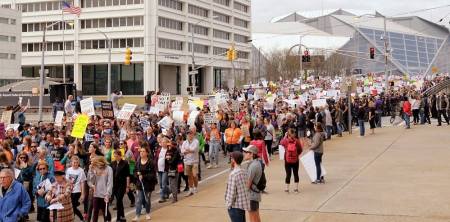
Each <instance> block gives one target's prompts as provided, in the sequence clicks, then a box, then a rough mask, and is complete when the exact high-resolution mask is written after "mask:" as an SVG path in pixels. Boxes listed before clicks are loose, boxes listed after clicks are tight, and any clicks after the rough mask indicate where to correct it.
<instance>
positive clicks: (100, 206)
mask: <svg viewBox="0 0 450 222" xmlns="http://www.w3.org/2000/svg"><path fill="white" fill-rule="evenodd" d="M92 202H93V205H94V206H93V207H92V208H93V212H92V214H93V215H92V221H93V222H97V221H98V217H99V212H100V210H101V211H102V212H103V215H102V216H103V218H104V221H111V213H110V212H109V209H106V203H105V199H104V198H100V197H94V200H93V201H92ZM108 208H109V207H108ZM105 211H106V217H105V213H104V212H105Z"/></svg>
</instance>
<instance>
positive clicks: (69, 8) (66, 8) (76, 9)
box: [62, 1, 81, 16]
mask: <svg viewBox="0 0 450 222" xmlns="http://www.w3.org/2000/svg"><path fill="white" fill-rule="evenodd" d="M62 8H63V12H69V13H70V14H74V15H78V16H80V14H81V8H80V7H75V6H73V5H70V3H68V2H65V1H63V2H62Z"/></svg>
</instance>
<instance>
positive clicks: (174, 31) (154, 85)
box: [0, 0, 251, 95]
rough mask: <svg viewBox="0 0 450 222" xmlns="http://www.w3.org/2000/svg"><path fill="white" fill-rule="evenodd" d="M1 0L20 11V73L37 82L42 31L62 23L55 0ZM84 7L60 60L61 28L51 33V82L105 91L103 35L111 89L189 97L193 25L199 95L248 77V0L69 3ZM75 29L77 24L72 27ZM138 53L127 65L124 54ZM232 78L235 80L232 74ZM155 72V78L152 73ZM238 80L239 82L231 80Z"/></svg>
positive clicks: (93, 0)
mask: <svg viewBox="0 0 450 222" xmlns="http://www.w3.org/2000/svg"><path fill="white" fill-rule="evenodd" d="M14 2H15V4H13V3H11V0H0V4H3V5H8V4H11V7H12V8H15V9H18V10H20V11H22V21H23V24H22V57H23V58H22V70H23V71H22V74H23V76H25V77H37V76H39V65H40V62H41V52H40V43H41V42H42V30H43V27H45V26H46V25H48V24H51V23H52V22H55V21H59V20H62V13H61V12H62V10H61V9H60V1H58V0H56V1H55V0H53V1H52V0H46V1H45V0H15V1H14ZM67 2H70V3H73V4H74V5H75V6H79V7H81V10H82V12H81V15H80V16H79V17H77V16H76V15H72V14H67V13H66V14H65V15H64V19H65V21H68V22H69V24H66V30H65V31H64V41H65V42H66V43H65V45H66V47H65V48H66V50H65V53H64V55H65V56H63V50H62V48H63V31H62V25H61V24H57V25H54V26H53V27H52V28H50V29H49V31H47V42H48V43H47V52H46V57H45V64H46V69H48V70H49V77H53V78H61V79H62V73H63V72H62V64H63V60H65V64H66V73H67V78H69V79H70V80H73V81H74V82H75V83H76V84H77V89H78V90H82V92H83V94H85V95H104V94H106V90H107V61H108V49H107V43H106V41H105V37H104V36H103V35H102V34H101V33H100V32H99V31H101V32H104V33H105V34H106V35H107V36H108V37H109V38H110V39H112V63H113V65H112V80H113V81H112V89H113V90H115V89H120V90H122V91H123V92H124V94H129V95H141V94H144V93H145V92H146V91H148V90H160V91H166V92H170V93H172V94H186V93H187V87H188V79H189V76H188V72H189V70H190V69H191V63H192V52H191V48H192V47H191V32H190V31H191V26H192V25H193V24H198V25H195V28H194V42H195V43H194V52H195V59H194V61H195V65H196V68H198V67H200V68H199V74H198V75H196V86H197V87H198V89H197V91H198V93H201V94H206V93H209V92H211V91H212V90H213V89H214V88H215V87H222V88H225V87H232V86H233V85H234V81H233V80H234V79H235V76H239V75H240V74H241V73H244V72H248V70H249V61H250V52H251V45H250V44H249V43H248V40H250V39H251V31H250V23H251V8H250V7H251V6H250V5H251V1H250V0H71V1H67ZM70 24H73V25H70ZM232 43H234V44H235V46H236V49H237V50H238V51H239V53H238V57H239V59H237V60H236V61H234V63H233V65H232V63H231V62H229V61H227V60H226V57H225V55H224V53H225V52H226V50H227V48H229V47H230V46H231V45H232ZM127 46H128V47H130V48H131V49H132V52H133V59H132V65H130V66H125V65H123V62H124V57H125V56H124V53H125V49H126V47H127ZM233 66H234V68H235V72H234V73H233V72H232V71H231V70H232V67H233ZM155 73H156V74H155ZM233 74H234V75H233Z"/></svg>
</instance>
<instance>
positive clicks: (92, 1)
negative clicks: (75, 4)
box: [81, 0, 144, 8]
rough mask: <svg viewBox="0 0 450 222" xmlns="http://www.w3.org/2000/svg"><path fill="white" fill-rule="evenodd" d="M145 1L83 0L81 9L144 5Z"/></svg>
mask: <svg viewBox="0 0 450 222" xmlns="http://www.w3.org/2000/svg"><path fill="white" fill-rule="evenodd" d="M143 3H144V0H81V8H97V7H106V6H117V5H137V4H143Z"/></svg>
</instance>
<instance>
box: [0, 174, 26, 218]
mask: <svg viewBox="0 0 450 222" xmlns="http://www.w3.org/2000/svg"><path fill="white" fill-rule="evenodd" d="M30 207H31V201H30V196H29V195H28V193H27V191H26V190H25V188H24V187H23V186H22V184H21V183H19V182H17V181H13V182H12V184H11V186H10V187H9V189H8V190H7V191H6V193H5V194H3V195H1V192H0V222H17V220H18V219H19V218H20V217H22V216H25V215H28V211H29V210H30Z"/></svg>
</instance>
